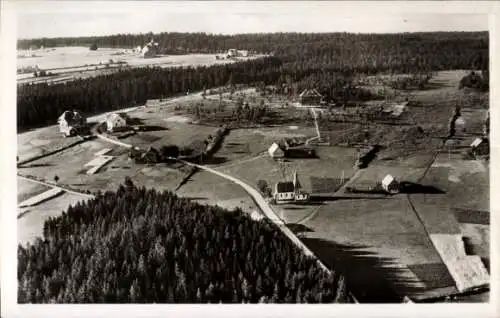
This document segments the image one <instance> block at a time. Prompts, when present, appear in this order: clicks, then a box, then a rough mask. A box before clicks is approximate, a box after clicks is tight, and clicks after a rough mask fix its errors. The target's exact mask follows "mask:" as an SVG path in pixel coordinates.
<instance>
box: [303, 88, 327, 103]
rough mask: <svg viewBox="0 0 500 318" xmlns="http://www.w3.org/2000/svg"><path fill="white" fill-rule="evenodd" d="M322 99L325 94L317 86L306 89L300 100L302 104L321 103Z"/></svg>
mask: <svg viewBox="0 0 500 318" xmlns="http://www.w3.org/2000/svg"><path fill="white" fill-rule="evenodd" d="M322 100H323V96H322V95H321V94H320V93H319V92H318V90H317V89H315V88H313V89H305V90H304V91H303V92H302V93H300V95H299V102H300V104H302V105H320V104H321V101H322Z"/></svg>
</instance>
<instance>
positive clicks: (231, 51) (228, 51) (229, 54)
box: [226, 49, 238, 58]
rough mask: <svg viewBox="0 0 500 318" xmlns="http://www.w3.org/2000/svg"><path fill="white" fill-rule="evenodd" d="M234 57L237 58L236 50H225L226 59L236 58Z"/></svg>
mask: <svg viewBox="0 0 500 318" xmlns="http://www.w3.org/2000/svg"><path fill="white" fill-rule="evenodd" d="M236 56H238V51H237V50H236V49H229V50H227V54H226V57H227V58H231V57H236Z"/></svg>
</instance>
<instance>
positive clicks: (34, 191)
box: [17, 178, 50, 203]
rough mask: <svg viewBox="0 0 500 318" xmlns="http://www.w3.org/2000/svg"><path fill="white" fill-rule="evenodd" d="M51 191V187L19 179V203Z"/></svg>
mask: <svg viewBox="0 0 500 318" xmlns="http://www.w3.org/2000/svg"><path fill="white" fill-rule="evenodd" d="M49 189H50V188H49V187H47V186H44V185H42V184H38V183H34V182H30V181H28V180H26V179H22V178H17V202H18V203H20V202H23V201H24V200H26V199H28V198H30V197H33V196H35V195H38V194H40V193H43V192H45V191H47V190H49Z"/></svg>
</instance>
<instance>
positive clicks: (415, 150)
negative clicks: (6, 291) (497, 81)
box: [13, 1, 490, 304]
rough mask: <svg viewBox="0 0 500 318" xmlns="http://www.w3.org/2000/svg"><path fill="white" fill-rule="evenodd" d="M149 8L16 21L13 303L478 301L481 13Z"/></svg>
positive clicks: (38, 14)
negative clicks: (15, 186)
mask: <svg viewBox="0 0 500 318" xmlns="http://www.w3.org/2000/svg"><path fill="white" fill-rule="evenodd" d="M117 4H118V5H117ZM153 4H154V3H153V2H146V4H144V5H138V4H136V3H134V2H131V1H130V2H129V1H124V2H122V3H120V2H116V1H113V2H112V3H100V2H93V4H92V8H89V6H88V4H83V3H76V2H75V3H72V2H71V1H67V2H66V1H63V2H60V3H56V4H52V6H50V5H40V4H38V5H37V4H36V3H32V4H28V3H25V4H24V5H25V6H26V10H25V11H23V12H22V14H20V15H19V18H18V22H17V24H18V30H17V38H16V39H17V51H16V63H17V65H16V68H17V75H16V81H17V119H16V120H17V154H16V161H17V248H16V249H17V256H16V257H17V281H18V287H17V301H18V303H19V304H45V303H52V304H96V303H99V304H126V303H127V304H128V303H135V304H139V303H142V304H153V303H154V304H170V303H176V304H179V303H182V304H195V303H197V304H210V303H211V304H220V303H222V304H230V303H235V304H256V303H266V304H267V303H280V304H292V303H302V304H304V303H349V304H358V303H359V304H365V303H371V304H374V303H377V304H380V303H393V304H401V303H416V304H419V303H488V302H489V301H490V180H489V173H490V162H489V158H490V147H489V132H490V130H489V121H490V116H489V102H490V101H489V86H490V85H489V83H490V79H489V68H490V61H489V46H490V42H489V41H490V40H489V35H490V34H489V25H488V18H487V16H485V15H481V14H474V13H471V14H458V13H456V14H440V13H432V14H431V13H428V14H410V13H404V14H403V13H400V14H392V15H389V14H385V13H384V9H383V8H378V9H376V8H375V9H374V8H373V7H370V8H368V9H366V8H363V7H358V8H357V9H356V11H353V10H354V9H353V8H352V7H348V6H347V5H345V4H342V3H328V2H322V3H319V4H318V3H311V4H308V5H304V4H302V3H301V2H296V3H293V2H291V3H286V2H284V3H283V2H282V3H273V2H270V3H265V4H264V3H263V2H257V3H246V4H241V3H240V4H239V5H232V4H230V3H229V2H226V1H224V2H205V3H202V4H199V3H198V4H197V5H194V4H178V3H177V2H165V3H162V4H159V5H158V4H156V5H153ZM374 10H375V11H374ZM377 10H378V11H377ZM375 13H376V15H375ZM13 240H15V238H13Z"/></svg>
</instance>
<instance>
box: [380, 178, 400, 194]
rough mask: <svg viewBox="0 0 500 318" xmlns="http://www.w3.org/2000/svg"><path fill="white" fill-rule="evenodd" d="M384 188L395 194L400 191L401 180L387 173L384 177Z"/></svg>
mask: <svg viewBox="0 0 500 318" xmlns="http://www.w3.org/2000/svg"><path fill="white" fill-rule="evenodd" d="M382 188H383V189H384V191H386V192H388V193H391V194H395V193H398V192H399V182H397V181H396V179H394V177H393V176H391V175H390V174H388V175H386V176H385V177H384V179H382Z"/></svg>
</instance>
